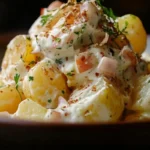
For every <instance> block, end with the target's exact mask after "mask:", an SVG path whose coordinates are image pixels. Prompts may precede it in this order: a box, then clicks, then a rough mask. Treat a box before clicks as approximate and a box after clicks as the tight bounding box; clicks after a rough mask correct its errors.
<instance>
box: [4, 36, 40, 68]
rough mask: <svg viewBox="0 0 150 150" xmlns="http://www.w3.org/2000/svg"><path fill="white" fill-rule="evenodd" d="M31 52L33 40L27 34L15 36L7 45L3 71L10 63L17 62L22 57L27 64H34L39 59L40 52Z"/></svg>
mask: <svg viewBox="0 0 150 150" xmlns="http://www.w3.org/2000/svg"><path fill="white" fill-rule="evenodd" d="M31 52H32V46H31V41H30V39H28V37H27V36H26V35H18V36H16V37H14V38H13V39H12V40H11V41H10V43H9V44H8V46H7V49H6V52H5V55H4V58H3V61H2V71H4V70H5V69H7V68H8V66H9V65H14V64H16V63H17V62H18V61H19V60H21V59H22V61H23V62H24V63H25V64H26V65H30V64H31V65H33V64H34V63H35V62H36V61H37V59H39V57H40V56H39V55H40V54H32V53H31ZM41 57H42V56H41Z"/></svg>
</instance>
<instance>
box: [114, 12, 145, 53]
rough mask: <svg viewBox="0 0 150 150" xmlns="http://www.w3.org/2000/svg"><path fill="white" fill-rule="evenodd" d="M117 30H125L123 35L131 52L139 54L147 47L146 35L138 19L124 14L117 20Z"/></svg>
mask: <svg viewBox="0 0 150 150" xmlns="http://www.w3.org/2000/svg"><path fill="white" fill-rule="evenodd" d="M117 21H118V23H119V29H120V30H121V31H122V30H124V29H125V32H124V33H125V35H126V36H127V38H128V40H129V41H130V43H131V46H132V47H133V50H134V51H135V52H136V53H138V54H141V53H142V52H143V51H144V50H145V49H146V46H147V33H146V30H145V28H144V26H143V24H142V21H141V20H140V18H139V17H137V16H135V15H132V14H126V15H124V16H122V17H119V18H117Z"/></svg>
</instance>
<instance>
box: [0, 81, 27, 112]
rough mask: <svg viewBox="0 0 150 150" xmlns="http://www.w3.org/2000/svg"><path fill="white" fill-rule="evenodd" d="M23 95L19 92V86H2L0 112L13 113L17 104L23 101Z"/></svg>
mask: <svg viewBox="0 0 150 150" xmlns="http://www.w3.org/2000/svg"><path fill="white" fill-rule="evenodd" d="M24 98H25V97H24V94H23V93H22V90H21V85H19V86H18V91H17V89H16V85H15V84H13V83H11V84H9V85H3V86H1V87H0V112H3V111H7V112H9V113H14V112H15V111H16V110H17V108H18V105H19V103H20V102H21V101H22V100H23V99H24Z"/></svg>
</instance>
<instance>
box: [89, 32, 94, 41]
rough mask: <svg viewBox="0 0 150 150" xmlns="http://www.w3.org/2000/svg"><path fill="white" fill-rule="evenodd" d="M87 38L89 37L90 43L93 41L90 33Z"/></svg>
mask: <svg viewBox="0 0 150 150" xmlns="http://www.w3.org/2000/svg"><path fill="white" fill-rule="evenodd" d="M89 39H90V41H91V43H93V38H92V33H91V34H89Z"/></svg>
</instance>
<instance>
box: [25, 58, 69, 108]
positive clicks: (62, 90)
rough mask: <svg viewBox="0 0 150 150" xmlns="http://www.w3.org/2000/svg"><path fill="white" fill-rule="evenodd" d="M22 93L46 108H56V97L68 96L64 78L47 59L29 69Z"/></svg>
mask: <svg viewBox="0 0 150 150" xmlns="http://www.w3.org/2000/svg"><path fill="white" fill-rule="evenodd" d="M23 92H24V93H25V96H26V97H27V98H31V99H32V100H34V101H36V102H38V103H39V104H41V105H42V106H44V107H46V108H55V107H57V99H58V97H59V96H63V97H64V98H68V95H69V94H68V93H69V90H68V88H67V84H66V79H65V77H64V76H63V74H62V73H61V72H59V70H58V69H57V67H56V66H55V65H54V63H53V61H52V60H51V59H48V58H45V59H44V60H42V61H41V62H39V63H38V64H37V65H35V66H34V67H33V68H31V69H30V71H29V72H28V74H27V75H26V76H25V79H24V81H23Z"/></svg>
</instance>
